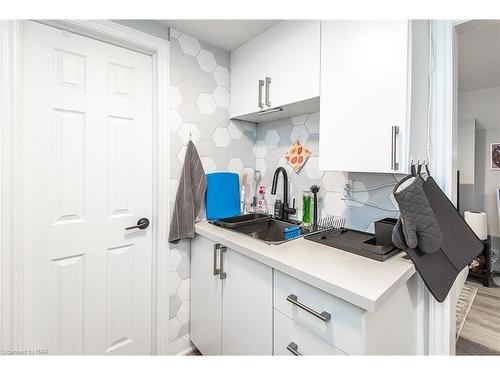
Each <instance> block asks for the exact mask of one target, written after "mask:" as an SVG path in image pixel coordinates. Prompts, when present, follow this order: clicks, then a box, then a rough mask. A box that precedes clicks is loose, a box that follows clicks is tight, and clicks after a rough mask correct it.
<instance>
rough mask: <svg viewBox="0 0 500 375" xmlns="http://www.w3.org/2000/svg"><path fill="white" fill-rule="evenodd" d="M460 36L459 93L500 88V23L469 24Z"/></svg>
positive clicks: (462, 28)
mask: <svg viewBox="0 0 500 375" xmlns="http://www.w3.org/2000/svg"><path fill="white" fill-rule="evenodd" d="M457 32H458V90H459V92H464V91H472V90H480V89H485V88H489V87H494V86H500V21H490V20H482V21H469V22H466V23H463V24H461V25H459V26H457Z"/></svg>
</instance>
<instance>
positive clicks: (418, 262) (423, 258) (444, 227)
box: [393, 173, 483, 302]
mask: <svg viewBox="0 0 500 375" xmlns="http://www.w3.org/2000/svg"><path fill="white" fill-rule="evenodd" d="M422 188H423V191H424V193H425V195H426V197H427V200H428V202H429V204H430V206H431V208H432V211H433V212H434V216H435V218H436V220H437V222H438V224H439V228H440V229H441V234H442V237H443V243H442V246H441V247H440V248H439V249H438V251H436V252H434V253H425V252H423V251H421V250H420V249H419V248H418V247H416V248H412V247H409V246H408V244H407V243H406V242H405V238H404V230H403V228H402V222H401V220H399V221H398V223H397V224H396V226H395V227H394V232H393V242H394V244H396V245H397V246H398V247H400V248H402V249H403V250H405V251H406V253H407V254H408V256H409V257H410V258H411V260H412V261H413V263H414V264H415V267H416V268H417V271H418V272H419V274H420V276H421V277H422V279H423V281H424V283H425V285H426V286H427V289H429V291H430V292H431V294H432V295H433V296H434V297H435V298H436V300H438V301H439V302H443V301H444V300H445V299H446V297H447V295H448V293H449V291H450V289H451V288H452V286H453V283H454V282H455V279H456V277H457V276H458V274H459V273H460V272H461V271H462V270H463V269H464V268H465V267H466V266H467V265H468V264H469V263H470V262H471V261H472V260H473V259H474V258H475V257H476V256H477V255H479V254H480V253H481V251H482V249H483V244H482V243H481V241H480V240H479V239H478V238H477V236H476V235H475V234H474V232H473V231H472V230H471V229H470V227H469V226H468V225H467V223H466V222H465V221H464V220H463V218H462V217H461V216H460V214H459V213H458V212H457V210H456V208H455V206H454V205H453V203H451V201H450V200H449V199H448V197H447V196H446V194H444V193H443V191H442V190H441V189H440V188H439V186H438V185H437V183H436V181H434V179H433V178H432V177H430V175H429V173H428V177H427V179H426V180H425V182H424V183H423V186H422Z"/></svg>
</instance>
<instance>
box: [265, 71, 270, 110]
mask: <svg viewBox="0 0 500 375" xmlns="http://www.w3.org/2000/svg"><path fill="white" fill-rule="evenodd" d="M269 86H271V77H266V105H267V106H268V107H270V106H271V99H270V98H269Z"/></svg>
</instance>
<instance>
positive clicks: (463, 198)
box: [457, 119, 478, 213]
mask: <svg viewBox="0 0 500 375" xmlns="http://www.w3.org/2000/svg"><path fill="white" fill-rule="evenodd" d="M457 153H458V170H459V171H460V212H461V213H463V212H464V211H477V210H478V208H477V207H476V204H475V203H476V202H475V201H476V199H475V184H476V172H475V169H476V168H475V164H476V163H475V162H476V156H475V153H476V120H475V119H461V120H459V122H458V145H457Z"/></svg>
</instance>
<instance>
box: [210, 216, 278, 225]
mask: <svg viewBox="0 0 500 375" xmlns="http://www.w3.org/2000/svg"><path fill="white" fill-rule="evenodd" d="M270 218H271V216H270V215H268V214H262V213H258V212H256V213H250V214H245V215H238V216H233V217H228V218H227V219H220V220H216V221H214V224H215V225H217V226H219V227H223V228H236V227H239V226H240V225H244V224H251V223H256V222H259V221H266V220H269V219H270Z"/></svg>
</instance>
